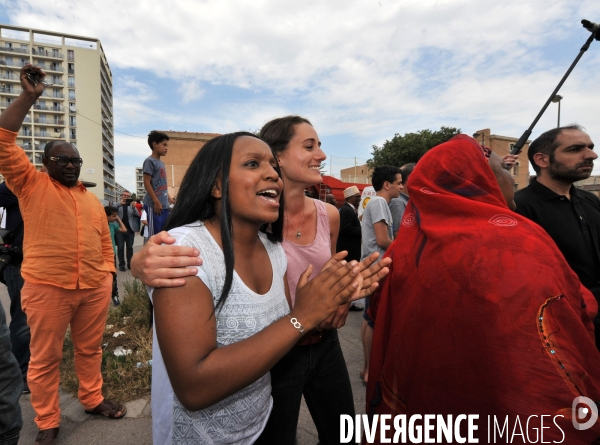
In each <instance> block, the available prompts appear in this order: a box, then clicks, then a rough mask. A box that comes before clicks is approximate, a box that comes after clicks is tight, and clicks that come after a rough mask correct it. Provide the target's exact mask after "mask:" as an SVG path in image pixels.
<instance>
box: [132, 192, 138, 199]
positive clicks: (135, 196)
mask: <svg viewBox="0 0 600 445" xmlns="http://www.w3.org/2000/svg"><path fill="white" fill-rule="evenodd" d="M131 199H133V200H134V201H135V200H136V199H137V195H136V194H135V193H132V194H131Z"/></svg>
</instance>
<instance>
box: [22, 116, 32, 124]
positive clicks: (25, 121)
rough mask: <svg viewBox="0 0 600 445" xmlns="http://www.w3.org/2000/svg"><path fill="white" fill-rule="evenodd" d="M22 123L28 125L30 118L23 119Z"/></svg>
mask: <svg viewBox="0 0 600 445" xmlns="http://www.w3.org/2000/svg"><path fill="white" fill-rule="evenodd" d="M23 123H24V124H30V123H31V118H30V117H29V116H27V117H26V118H25V119H23Z"/></svg>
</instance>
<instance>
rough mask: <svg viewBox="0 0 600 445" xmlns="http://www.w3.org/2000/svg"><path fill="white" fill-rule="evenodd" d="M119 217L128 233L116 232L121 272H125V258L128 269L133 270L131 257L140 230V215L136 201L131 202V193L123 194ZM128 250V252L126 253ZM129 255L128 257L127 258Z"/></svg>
mask: <svg viewBox="0 0 600 445" xmlns="http://www.w3.org/2000/svg"><path fill="white" fill-rule="evenodd" d="M118 215H119V218H120V219H121V221H122V222H123V224H124V225H125V227H126V228H127V232H116V233H115V242H116V243H117V258H118V259H119V270H120V271H121V272H125V258H127V269H131V267H130V264H131V257H132V256H133V241H134V240H135V232H139V230H140V214H139V213H138V211H137V208H136V206H135V201H132V200H131V194H130V193H129V192H123V195H122V196H121V205H120V206H119V208H118ZM125 249H127V252H125ZM125 253H127V257H125Z"/></svg>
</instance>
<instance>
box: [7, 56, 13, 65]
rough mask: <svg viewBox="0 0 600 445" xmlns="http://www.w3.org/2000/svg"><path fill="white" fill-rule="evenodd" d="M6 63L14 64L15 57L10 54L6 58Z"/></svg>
mask: <svg viewBox="0 0 600 445" xmlns="http://www.w3.org/2000/svg"><path fill="white" fill-rule="evenodd" d="M6 64H7V65H12V64H13V58H12V57H10V56H9V57H7V58H6Z"/></svg>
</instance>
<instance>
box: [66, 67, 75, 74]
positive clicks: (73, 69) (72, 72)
mask: <svg viewBox="0 0 600 445" xmlns="http://www.w3.org/2000/svg"><path fill="white" fill-rule="evenodd" d="M67 73H69V74H75V68H69V69H68V70H67Z"/></svg>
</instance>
